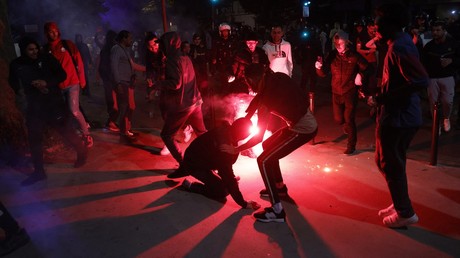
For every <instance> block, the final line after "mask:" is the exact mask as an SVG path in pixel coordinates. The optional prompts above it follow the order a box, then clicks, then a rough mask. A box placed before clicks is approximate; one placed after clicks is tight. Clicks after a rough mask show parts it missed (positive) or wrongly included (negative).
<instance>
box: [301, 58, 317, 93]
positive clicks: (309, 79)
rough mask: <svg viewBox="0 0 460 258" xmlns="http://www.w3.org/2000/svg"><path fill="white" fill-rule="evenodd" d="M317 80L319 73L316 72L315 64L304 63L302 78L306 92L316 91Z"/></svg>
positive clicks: (303, 88) (302, 84) (302, 85)
mask: <svg viewBox="0 0 460 258" xmlns="http://www.w3.org/2000/svg"><path fill="white" fill-rule="evenodd" d="M317 81H318V75H317V74H316V68H315V64H314V63H313V64H302V79H301V80H300V86H301V87H302V90H304V91H305V93H307V92H315V90H316V82H317ZM307 84H308V87H307Z"/></svg>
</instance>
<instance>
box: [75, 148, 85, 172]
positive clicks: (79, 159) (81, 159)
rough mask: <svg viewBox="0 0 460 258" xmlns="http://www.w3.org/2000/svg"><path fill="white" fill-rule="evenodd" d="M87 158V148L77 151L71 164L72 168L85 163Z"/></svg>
mask: <svg viewBox="0 0 460 258" xmlns="http://www.w3.org/2000/svg"><path fill="white" fill-rule="evenodd" d="M87 159H88V150H87V149H85V150H84V151H82V152H80V153H77V160H76V161H75V163H74V164H73V167H74V168H79V167H82V166H83V165H85V163H86V160H87Z"/></svg>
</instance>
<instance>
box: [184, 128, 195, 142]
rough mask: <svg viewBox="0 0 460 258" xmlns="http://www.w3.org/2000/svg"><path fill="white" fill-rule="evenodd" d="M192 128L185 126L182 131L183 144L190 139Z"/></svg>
mask: <svg viewBox="0 0 460 258" xmlns="http://www.w3.org/2000/svg"><path fill="white" fill-rule="evenodd" d="M192 133H193V128H192V126H191V125H187V126H186V127H185V129H184V142H186V143H187V142H189V141H190V139H191V138H192Z"/></svg>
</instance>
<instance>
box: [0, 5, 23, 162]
mask: <svg viewBox="0 0 460 258" xmlns="http://www.w3.org/2000/svg"><path fill="white" fill-rule="evenodd" d="M7 2H8V1H7V0H0V160H6V161H7V162H11V161H13V159H14V158H17V157H18V155H21V154H23V153H24V150H25V146H26V133H25V126H24V119H23V116H22V114H21V112H20V111H19V110H18V108H17V107H16V103H15V93H14V91H13V89H12V88H11V87H10V85H9V84H8V73H9V63H10V62H11V60H13V59H14V57H15V51H14V45H13V40H12V38H11V31H10V25H9V22H8V3H7Z"/></svg>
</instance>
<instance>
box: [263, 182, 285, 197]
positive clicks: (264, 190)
mask: <svg viewBox="0 0 460 258" xmlns="http://www.w3.org/2000/svg"><path fill="white" fill-rule="evenodd" d="M276 190H278V196H287V195H288V189H287V186H286V185H284V186H283V187H281V188H276ZM259 194H260V196H263V197H268V190H267V189H262V190H260V192H259Z"/></svg>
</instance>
